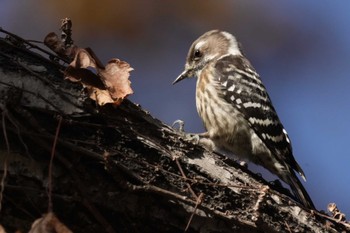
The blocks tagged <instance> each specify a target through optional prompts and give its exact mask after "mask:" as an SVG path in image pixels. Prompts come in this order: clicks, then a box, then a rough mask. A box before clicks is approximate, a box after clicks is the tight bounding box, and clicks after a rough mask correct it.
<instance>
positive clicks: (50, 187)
mask: <svg viewBox="0 0 350 233" xmlns="http://www.w3.org/2000/svg"><path fill="white" fill-rule="evenodd" d="M61 123H62V117H61V116H59V117H58V125H57V128H56V134H55V138H54V141H53V145H52V150H51V158H50V164H49V174H48V176H49V181H48V182H49V183H48V198H49V207H48V211H47V212H48V213H50V212H52V165H53V158H54V157H55V151H56V145H57V140H58V134H59V132H60V129H61Z"/></svg>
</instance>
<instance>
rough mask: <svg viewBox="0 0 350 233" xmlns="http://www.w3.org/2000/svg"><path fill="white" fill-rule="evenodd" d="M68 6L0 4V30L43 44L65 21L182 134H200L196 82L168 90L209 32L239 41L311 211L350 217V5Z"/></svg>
mask: <svg viewBox="0 0 350 233" xmlns="http://www.w3.org/2000/svg"><path fill="white" fill-rule="evenodd" d="M35 2H36V3H35ZM68 2H69V1H60V3H57V2H56V3H52V2H50V1H43V0H41V1H31V2H30V3H29V2H28V3H27V2H25V1H10V0H2V1H1V2H0V27H3V28H4V29H6V30H9V31H11V32H13V33H16V34H18V35H20V36H23V37H25V38H30V39H36V40H42V39H43V38H44V36H45V35H46V34H47V33H48V32H50V31H56V32H58V28H59V22H60V21H59V20H60V19H61V18H64V17H70V18H72V19H73V36H74V40H75V42H76V43H77V44H78V45H80V46H82V47H85V46H89V47H92V48H93V49H94V51H95V53H96V54H97V55H98V56H99V57H100V58H101V60H103V61H104V62H106V61H108V60H109V59H110V58H112V57H118V58H120V59H123V60H126V61H127V62H129V63H130V64H131V65H132V66H133V67H134V68H135V71H134V72H132V75H131V80H132V85H133V89H134V91H135V94H134V95H133V96H131V97H130V99H131V100H132V101H134V102H136V103H139V104H141V106H142V107H143V108H145V109H146V110H149V111H150V112H151V114H152V115H154V116H156V117H157V118H158V119H160V120H162V121H163V122H165V123H167V124H171V123H172V122H173V121H175V120H177V119H182V120H184V121H185V123H186V125H185V129H186V131H188V132H202V131H203V130H204V128H203V126H202V123H201V120H200V118H199V117H198V115H197V112H196V108H195V99H194V98H195V97H194V91H195V80H194V79H193V80H186V81H183V82H181V83H179V84H177V85H176V86H172V85H171V83H172V81H173V80H174V79H175V78H176V77H177V75H178V74H179V73H180V72H181V71H182V69H183V66H184V63H185V57H186V54H187V51H188V48H189V46H190V45H191V43H192V41H193V40H195V39H196V38H197V37H198V36H200V35H201V34H202V33H204V32H205V31H208V30H211V29H215V28H218V29H224V30H227V31H229V32H230V33H233V34H235V35H236V37H237V38H238V40H240V42H241V43H242V45H243V48H244V50H245V53H246V55H247V57H248V58H249V60H250V61H251V62H252V64H253V66H254V67H255V68H256V70H257V71H258V73H259V74H260V76H261V78H262V80H263V82H264V83H265V86H266V87H267V89H268V91H269V94H270V97H271V99H272V101H273V103H274V105H275V107H276V110H277V112H278V114H279V116H280V119H281V121H282V122H283V124H284V126H285V128H286V129H287V131H288V133H289V135H290V137H291V140H292V143H293V150H294V154H295V157H296V160H297V161H298V162H299V163H300V165H301V166H302V168H303V170H304V171H305V173H306V176H307V183H305V187H306V189H307V190H308V191H309V194H310V196H311V197H312V198H313V199H314V202H315V204H316V206H317V207H318V208H319V209H326V206H327V204H328V203H330V202H335V203H336V204H337V205H338V207H339V208H340V210H341V211H343V212H345V213H346V214H347V215H348V216H350V201H349V193H350V185H349V179H350V169H349V168H350V156H349V150H348V149H347V148H348V147H347V146H348V143H349V139H350V133H349V130H350V121H349V116H350V104H349V100H350V91H349V87H350V77H349V76H350V75H349V74H350V27H349V24H350V14H349V12H350V2H348V1H330V0H329V1H324V0H313V1H302V0H297V1H272V0H266V1H257V0H255V1H253V0H252V1H244V0H239V1H235V2H234V3H232V2H231V1H222V2H221V4H217V3H216V1H208V2H207V5H206V4H204V6H203V2H202V1H190V2H188V1H186V2H188V3H187V4H180V3H179V4H174V3H171V1H162V3H159V2H156V1H149V4H148V5H142V4H141V2H140V1H120V2H122V3H124V4H120V5H118V6H113V4H114V3H112V2H110V1H106V2H107V3H108V4H110V5H112V6H110V7H108V6H101V7H102V9H99V10H97V9H98V8H96V7H95V8H91V6H88V4H87V3H85V4H84V1H75V3H72V4H71V5H69V4H68ZM77 2H79V3H80V6H75V5H76V4H77ZM87 2H89V1H87ZM128 4H131V5H132V7H129V5H128ZM140 4H141V5H142V6H139V5H140ZM101 5H102V2H101ZM100 11H103V12H100ZM129 11H130V12H129ZM120 14H122V16H123V18H122V19H123V20H125V21H123V22H122V23H121V22H120V21H121V18H118V17H120ZM252 169H255V167H252Z"/></svg>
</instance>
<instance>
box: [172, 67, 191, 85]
mask: <svg viewBox="0 0 350 233" xmlns="http://www.w3.org/2000/svg"><path fill="white" fill-rule="evenodd" d="M188 77H189V70H187V69H186V70H184V72H182V73H181V74H180V75H179V77H177V78H176V79H175V81H174V82H173V85H174V84H175V83H178V82H180V81H181V80H183V79H185V78H188Z"/></svg>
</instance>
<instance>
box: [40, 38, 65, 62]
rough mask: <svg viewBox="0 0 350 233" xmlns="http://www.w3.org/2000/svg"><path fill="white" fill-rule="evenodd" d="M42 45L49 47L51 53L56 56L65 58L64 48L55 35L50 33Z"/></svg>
mask: <svg viewBox="0 0 350 233" xmlns="http://www.w3.org/2000/svg"><path fill="white" fill-rule="evenodd" d="M44 44H45V45H46V46H47V47H49V48H50V49H51V50H52V51H54V52H55V53H57V54H58V55H64V56H65V48H64V44H63V43H62V41H61V39H60V38H59V37H58V36H57V34H56V33H54V32H50V33H49V34H47V36H46V37H45V39H44Z"/></svg>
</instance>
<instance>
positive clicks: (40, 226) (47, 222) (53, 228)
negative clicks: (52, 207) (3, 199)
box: [29, 212, 72, 233]
mask: <svg viewBox="0 0 350 233" xmlns="http://www.w3.org/2000/svg"><path fill="white" fill-rule="evenodd" d="M52 232H55V233H72V231H71V230H69V229H68V227H66V226H65V225H64V224H63V223H61V221H60V220H59V219H58V218H57V217H56V216H55V214H54V213H52V212H50V213H48V214H46V215H44V216H43V217H42V218H39V219H37V220H35V221H34V222H33V224H32V227H31V229H30V231H29V233H52Z"/></svg>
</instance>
